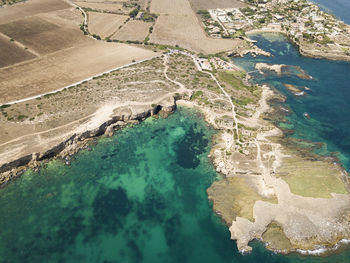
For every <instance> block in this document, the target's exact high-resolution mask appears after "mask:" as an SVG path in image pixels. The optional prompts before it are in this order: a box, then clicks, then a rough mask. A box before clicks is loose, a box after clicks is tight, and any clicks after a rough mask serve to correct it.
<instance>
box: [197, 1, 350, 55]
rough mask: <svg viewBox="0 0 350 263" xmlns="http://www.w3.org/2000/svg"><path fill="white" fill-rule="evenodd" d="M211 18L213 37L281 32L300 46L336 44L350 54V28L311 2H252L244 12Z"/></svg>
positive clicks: (216, 12) (218, 12)
mask: <svg viewBox="0 0 350 263" xmlns="http://www.w3.org/2000/svg"><path fill="white" fill-rule="evenodd" d="M246 1H247V0H246ZM247 2H248V1H247ZM209 14H210V18H207V19H205V20H204V21H203V22H204V24H205V27H206V31H207V32H208V34H209V35H211V36H213V37H224V38H226V37H239V36H242V35H244V34H245V32H247V31H251V30H256V29H259V30H266V31H279V32H284V33H286V34H287V35H288V36H289V37H290V38H291V39H292V40H294V41H295V42H297V43H298V42H300V41H304V42H308V43H316V44H319V45H323V46H325V45H327V44H332V43H336V47H335V48H338V49H341V50H343V51H344V52H345V53H346V52H349V54H350V26H348V25H346V24H345V23H344V22H342V21H339V20H338V19H336V18H335V17H334V16H332V15H330V14H327V13H325V12H323V11H321V10H320V9H319V7H318V6H317V5H315V4H313V3H311V2H309V1H307V0H264V1H256V3H254V2H253V3H251V1H249V5H247V7H244V8H240V9H238V8H228V9H214V10H209Z"/></svg>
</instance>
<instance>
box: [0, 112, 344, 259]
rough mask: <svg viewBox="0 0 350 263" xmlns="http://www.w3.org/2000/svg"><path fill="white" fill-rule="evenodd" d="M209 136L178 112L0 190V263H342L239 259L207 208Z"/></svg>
mask: <svg viewBox="0 0 350 263" xmlns="http://www.w3.org/2000/svg"><path fill="white" fill-rule="evenodd" d="M214 133H215V131H214V130H213V129H211V128H209V127H208V126H207V124H206V123H205V122H204V120H203V118H202V116H201V114H200V113H198V112H196V111H194V110H190V109H185V108H179V109H178V110H176V111H175V113H173V114H172V115H170V116H169V117H168V118H166V119H162V118H160V119H158V120H157V119H154V118H149V119H147V120H146V121H144V122H142V123H141V124H139V125H137V126H134V127H133V128H124V129H122V130H119V131H118V132H117V133H116V135H114V136H113V137H110V138H101V139H99V141H98V143H97V145H96V146H92V150H91V151H88V150H83V151H81V152H79V153H78V154H77V155H76V156H75V158H74V160H73V161H72V163H71V166H66V165H64V164H63V163H62V162H61V161H58V160H56V161H52V162H50V163H48V165H47V166H46V167H45V168H43V169H41V171H40V172H39V173H35V172H32V171H27V172H26V173H25V174H24V175H23V176H21V177H20V178H18V179H17V180H15V181H12V182H10V183H9V184H8V185H7V186H6V187H5V188H4V189H2V190H1V191H2V195H1V197H0V204H1V205H0V209H1V214H2V215H4V216H2V217H1V219H0V226H1V229H3V231H2V235H1V237H0V244H1V246H0V247H1V250H0V258H1V259H0V262H23V260H25V261H26V262H38V261H42V260H43V259H45V260H48V259H50V262H61V261H64V262H77V261H84V262H117V261H116V260H120V259H123V261H124V262H179V261H182V262H214V261H215V262H219V263H220V262H223V263H224V262H305V261H306V260H307V262H320V263H321V262H344V263H345V262H347V259H348V258H349V256H350V253H349V251H346V252H344V253H339V254H335V255H332V256H330V257H327V258H317V257H316V258H314V257H304V256H301V255H296V254H292V255H288V256H284V255H280V254H275V253H273V252H271V251H268V250H266V249H265V248H264V246H263V244H261V243H259V242H253V244H252V246H253V252H252V253H249V254H245V255H242V254H240V253H238V251H237V250H236V248H235V244H234V243H235V242H234V241H230V240H229V232H228V229H227V227H226V226H225V225H224V224H223V223H222V221H221V220H220V219H219V217H218V216H216V215H215V214H214V213H213V211H212V208H211V205H210V203H209V202H208V200H207V194H206V189H207V188H208V187H209V186H210V185H211V183H212V182H213V181H214V180H216V179H218V175H217V174H216V173H215V171H214V169H213V166H212V164H211V163H210V161H209V159H208V158H207V155H208V153H209V149H210V146H211V136H212V135H213V134H214ZM189 240H191V242H188V241H189ZM48 241H49V242H48Z"/></svg>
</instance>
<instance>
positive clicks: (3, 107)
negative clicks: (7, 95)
mask: <svg viewBox="0 0 350 263" xmlns="http://www.w3.org/2000/svg"><path fill="white" fill-rule="evenodd" d="M9 107H11V105H10V104H4V105H1V106H0V110H2V109H6V108H9Z"/></svg>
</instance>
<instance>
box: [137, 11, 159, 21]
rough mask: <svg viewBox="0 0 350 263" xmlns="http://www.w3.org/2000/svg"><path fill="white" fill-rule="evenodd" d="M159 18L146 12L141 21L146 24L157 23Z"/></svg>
mask: <svg viewBox="0 0 350 263" xmlns="http://www.w3.org/2000/svg"><path fill="white" fill-rule="evenodd" d="M157 18H158V16H157V15H156V14H152V13H149V12H144V13H142V16H141V20H142V21H145V22H154V21H156V19H157Z"/></svg>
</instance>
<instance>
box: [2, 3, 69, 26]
mask: <svg viewBox="0 0 350 263" xmlns="http://www.w3.org/2000/svg"><path fill="white" fill-rule="evenodd" d="M66 8H71V6H70V5H69V4H68V3H66V2H64V1H62V0H28V1H25V2H23V3H18V4H16V5H13V6H8V7H6V8H2V9H1V10H0V24H4V23H9V22H10V21H13V20H18V19H21V18H25V17H27V16H33V15H37V14H40V13H47V12H52V11H55V10H61V9H66Z"/></svg>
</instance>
